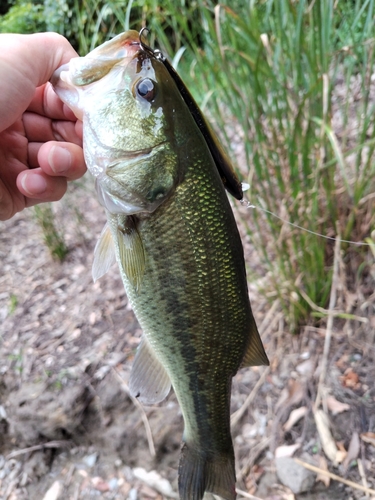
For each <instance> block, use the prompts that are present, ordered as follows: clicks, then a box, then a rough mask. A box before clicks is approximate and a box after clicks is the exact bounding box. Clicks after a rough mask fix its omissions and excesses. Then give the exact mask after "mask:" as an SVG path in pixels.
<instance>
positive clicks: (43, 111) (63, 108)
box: [27, 82, 77, 121]
mask: <svg viewBox="0 0 375 500" xmlns="http://www.w3.org/2000/svg"><path fill="white" fill-rule="evenodd" d="M27 111H31V112H33V113H37V114H38V115H43V116H46V117H47V118H51V119H52V120H71V121H76V120H77V118H76V116H75V114H74V113H73V111H72V110H71V109H70V108H69V107H68V106H67V105H66V104H64V103H63V102H62V100H61V99H60V98H59V97H58V95H57V94H56V92H55V91H54V90H53V88H52V85H51V84H50V83H49V82H47V83H46V84H44V85H42V86H40V87H38V88H37V89H36V90H35V94H34V97H33V98H32V100H31V102H30V105H29V107H28V108H27Z"/></svg>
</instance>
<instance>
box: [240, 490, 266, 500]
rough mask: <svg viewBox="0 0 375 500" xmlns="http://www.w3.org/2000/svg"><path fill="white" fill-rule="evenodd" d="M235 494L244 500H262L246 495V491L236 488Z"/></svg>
mask: <svg viewBox="0 0 375 500" xmlns="http://www.w3.org/2000/svg"><path fill="white" fill-rule="evenodd" d="M236 493H237V495H241V496H242V497H244V498H250V500H262V499H261V498H259V497H255V496H254V495H251V494H250V493H247V491H243V490H239V489H238V488H236Z"/></svg>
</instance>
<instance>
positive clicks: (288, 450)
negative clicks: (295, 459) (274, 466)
mask: <svg viewBox="0 0 375 500" xmlns="http://www.w3.org/2000/svg"><path fill="white" fill-rule="evenodd" d="M298 448H301V445H300V443H296V444H291V445H283V446H279V447H277V448H276V450H275V458H281V457H292V456H293V454H294V452H295V451H296V450H298Z"/></svg>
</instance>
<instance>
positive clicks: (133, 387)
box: [129, 336, 171, 404]
mask: <svg viewBox="0 0 375 500" xmlns="http://www.w3.org/2000/svg"><path fill="white" fill-rule="evenodd" d="M129 389H130V394H132V396H134V397H136V398H138V399H139V401H141V402H142V403H144V404H155V403H160V401H163V399H164V398H165V397H166V396H167V395H168V393H169V391H170V389H171V381H170V380H169V376H168V374H167V372H166V371H165V369H164V367H163V365H162V364H161V363H160V361H159V360H158V359H157V357H156V354H155V353H154V351H153V349H152V347H151V346H150V343H149V342H148V340H147V339H146V337H145V336H143V338H142V340H141V343H140V344H139V347H138V350H137V353H136V355H135V359H134V364H133V368H132V371H131V374H130V381H129Z"/></svg>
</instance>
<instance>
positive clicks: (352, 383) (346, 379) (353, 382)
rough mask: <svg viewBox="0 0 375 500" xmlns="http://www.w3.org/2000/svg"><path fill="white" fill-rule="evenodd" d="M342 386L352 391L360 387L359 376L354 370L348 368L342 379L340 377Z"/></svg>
mask: <svg viewBox="0 0 375 500" xmlns="http://www.w3.org/2000/svg"><path fill="white" fill-rule="evenodd" d="M340 379H341V382H342V385H343V386H345V387H350V388H351V389H354V388H358V386H359V385H360V384H359V383H358V382H359V375H358V373H356V372H355V371H353V369H352V368H348V369H347V370H345V373H344V375H343V376H342V377H340Z"/></svg>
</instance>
